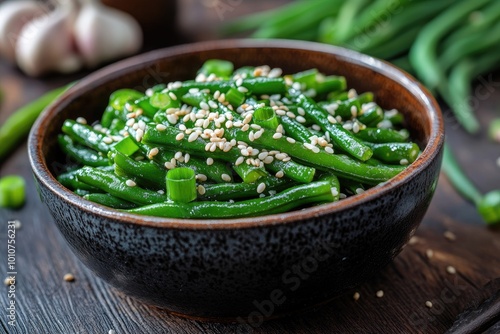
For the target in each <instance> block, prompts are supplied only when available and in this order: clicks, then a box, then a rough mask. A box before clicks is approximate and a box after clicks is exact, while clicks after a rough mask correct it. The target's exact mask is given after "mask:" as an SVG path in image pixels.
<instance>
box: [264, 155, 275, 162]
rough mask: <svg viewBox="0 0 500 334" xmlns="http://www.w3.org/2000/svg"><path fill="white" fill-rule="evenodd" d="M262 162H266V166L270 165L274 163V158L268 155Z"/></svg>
mask: <svg viewBox="0 0 500 334" xmlns="http://www.w3.org/2000/svg"><path fill="white" fill-rule="evenodd" d="M262 161H264V163H265V164H270V163H272V162H273V161H274V157H273V156H272V155H268V156H267V157H265V158H264V159H263V160H262Z"/></svg>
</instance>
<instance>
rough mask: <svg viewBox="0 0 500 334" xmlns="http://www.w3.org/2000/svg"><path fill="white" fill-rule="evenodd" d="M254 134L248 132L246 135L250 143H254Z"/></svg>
mask: <svg viewBox="0 0 500 334" xmlns="http://www.w3.org/2000/svg"><path fill="white" fill-rule="evenodd" d="M254 139H255V138H254V134H253V131H250V133H249V134H248V140H250V141H254Z"/></svg>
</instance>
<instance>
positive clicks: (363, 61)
mask: <svg viewBox="0 0 500 334" xmlns="http://www.w3.org/2000/svg"><path fill="white" fill-rule="evenodd" d="M228 48H240V49H244V48H276V49H300V50H308V51H314V52H320V53H328V54H334V55H336V56H337V57H338V58H339V59H341V60H343V61H348V62H350V63H354V64H355V65H360V66H364V67H368V68H369V69H371V70H373V71H375V72H378V73H381V74H383V75H384V76H385V77H388V78H389V79H391V80H393V81H395V82H397V83H399V84H400V85H402V86H404V87H405V89H406V90H408V91H409V92H410V93H411V94H413V95H415V96H417V98H418V99H419V100H420V101H421V103H422V104H423V105H424V106H425V107H426V112H427V115H428V118H429V119H430V126H431V129H430V137H429V141H428V143H427V146H426V147H425V149H424V150H423V152H422V153H421V154H420V156H419V157H418V158H417V160H416V161H415V162H413V163H412V164H411V165H410V166H408V167H407V168H406V169H405V170H403V171H402V172H401V173H399V174H398V175H397V176H395V177H393V178H392V179H390V180H389V181H386V182H385V183H384V184H382V185H379V186H376V187H373V188H370V189H368V190H366V191H365V192H363V193H362V194H359V195H356V196H352V197H348V198H346V199H343V200H341V201H339V202H335V203H329V204H323V205H320V206H316V207H311V208H306V209H303V210H298V211H289V212H286V213H281V214H273V215H266V216H257V217H247V218H234V219H174V218H162V217H153V216H141V215H136V214H130V213H125V212H120V211H118V210H115V209H112V208H108V207H105V206H103V205H99V204H96V203H93V202H90V201H87V200H85V199H83V198H81V197H79V196H77V195H76V194H74V193H73V192H71V191H70V190H68V189H67V188H65V187H64V186H62V185H61V184H60V183H59V182H58V181H57V180H56V179H55V178H54V176H53V175H52V173H51V172H50V171H49V169H48V168H47V165H46V161H45V158H44V157H43V154H42V147H41V145H40V143H41V142H43V140H41V139H42V138H43V137H44V133H43V129H44V128H46V124H48V122H50V120H51V119H52V117H53V116H54V115H55V114H56V113H57V112H58V110H62V109H63V108H64V107H65V106H67V105H68V104H69V103H70V101H71V100H72V98H73V96H75V95H80V94H84V93H86V92H88V91H91V90H92V89H94V88H96V87H97V86H99V85H101V83H100V82H101V81H102V80H103V78H105V79H104V80H106V81H109V80H114V79H116V78H117V77H120V76H122V75H124V73H127V72H130V71H133V70H134V69H135V68H141V67H142V66H145V64H149V63H150V62H153V61H155V60H157V59H160V58H164V57H171V56H181V55H182V54H185V53H195V52H201V51H207V50H214V49H228ZM443 142H444V123H443V118H442V115H441V112H440V108H439V105H438V104H437V102H436V100H435V99H434V97H433V96H432V94H431V93H430V92H429V91H428V90H427V89H426V88H425V87H424V86H423V85H422V84H420V83H419V82H418V81H417V80H416V79H415V78H414V77H413V76H411V75H410V74H408V73H406V72H404V71H403V70H401V69H398V68H397V67H395V66H394V65H392V64H390V63H388V62H385V61H383V60H379V59H376V58H373V57H371V56H368V55H365V54H361V53H359V52H356V51H352V50H349V49H345V48H342V47H337V46H332V45H326V44H320V43H314V42H305V41H290V40H254V39H236V40H221V41H208V42H199V43H193V44H184V45H179V46H174V47H169V48H165V49H159V50H155V51H151V52H148V53H144V54H140V55H137V56H134V57H131V58H128V59H125V60H122V61H119V62H117V63H114V64H111V65H109V66H107V67H104V68H102V69H100V70H97V71H95V72H93V73H91V74H89V75H88V76H86V77H85V78H83V79H82V80H80V81H79V82H78V83H77V84H75V85H74V86H73V87H72V88H70V89H69V90H68V91H67V92H66V93H64V94H63V95H62V96H61V97H60V98H59V99H57V100H56V101H54V103H53V104H51V105H50V106H49V107H47V108H46V110H45V111H44V112H43V114H42V115H41V116H40V117H39V118H38V120H37V121H36V123H35V125H34V126H33V128H32V129H31V132H30V136H29V142H28V151H29V158H30V163H31V166H32V169H33V173H34V175H35V176H36V177H37V178H38V180H39V182H42V183H43V184H44V186H46V187H47V188H48V189H50V191H52V192H53V193H54V194H55V195H56V196H57V197H58V198H59V199H60V200H62V201H65V202H69V203H70V204H71V205H74V206H77V207H78V208H79V209H81V210H84V211H87V212H88V213H92V214H94V215H96V214H97V215H101V216H103V217H105V218H108V219H111V220H115V221H120V222H122V223H128V224H134V225H140V226H144V227H154V228H174V229H186V230H187V229H189V230H191V229H200V230H203V229H241V228H252V227H262V226H268V225H277V224H287V223H293V222H295V221H301V220H307V219H311V218H314V217H319V216H323V215H328V214H335V213H338V212H340V211H343V210H348V209H352V208H354V207H356V206H358V205H362V204H363V203H366V202H368V201H371V200H374V199H375V198H377V197H379V196H383V195H385V194H386V193H388V192H390V191H391V190H393V189H395V188H397V187H398V186H400V185H402V184H404V183H406V182H410V181H411V180H412V179H413V178H414V177H415V176H416V175H417V174H418V173H419V172H422V171H423V170H424V169H425V168H426V167H427V166H428V165H429V164H430V163H431V162H432V161H433V160H434V159H435V158H436V157H437V156H438V154H439V152H440V149H441V147H442V146H443Z"/></svg>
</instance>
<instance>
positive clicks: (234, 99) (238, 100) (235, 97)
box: [226, 88, 245, 107]
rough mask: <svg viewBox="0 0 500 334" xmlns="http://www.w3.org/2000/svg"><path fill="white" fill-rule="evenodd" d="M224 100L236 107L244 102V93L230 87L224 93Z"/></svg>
mask: <svg viewBox="0 0 500 334" xmlns="http://www.w3.org/2000/svg"><path fill="white" fill-rule="evenodd" d="M226 101H227V102H229V103H230V104H231V105H233V106H235V107H237V106H240V105H241V104H243V102H245V94H243V93H242V92H240V91H239V90H238V89H236V88H230V89H229V90H228V91H227V93H226Z"/></svg>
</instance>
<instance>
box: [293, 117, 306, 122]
mask: <svg viewBox="0 0 500 334" xmlns="http://www.w3.org/2000/svg"><path fill="white" fill-rule="evenodd" d="M295 120H296V121H297V122H299V123H305V122H306V119H305V118H304V117H302V116H297V117H296V118H295Z"/></svg>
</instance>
